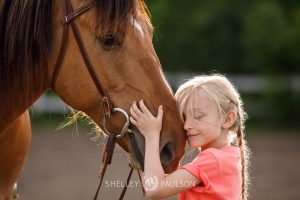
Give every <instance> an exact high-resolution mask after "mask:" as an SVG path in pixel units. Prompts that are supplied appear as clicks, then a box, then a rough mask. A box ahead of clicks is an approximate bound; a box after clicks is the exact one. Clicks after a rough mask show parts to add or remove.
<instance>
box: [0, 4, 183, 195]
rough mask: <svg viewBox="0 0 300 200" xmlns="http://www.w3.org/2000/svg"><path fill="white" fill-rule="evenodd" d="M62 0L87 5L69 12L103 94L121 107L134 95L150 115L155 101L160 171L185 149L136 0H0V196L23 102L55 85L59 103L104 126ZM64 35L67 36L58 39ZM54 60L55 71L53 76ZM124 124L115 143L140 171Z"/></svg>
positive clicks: (9, 181)
mask: <svg viewBox="0 0 300 200" xmlns="http://www.w3.org/2000/svg"><path fill="white" fill-rule="evenodd" d="M68 1H70V4H71V5H72V7H73V8H75V9H76V8H86V7H88V8H89V9H85V10H84V13H83V12H82V13H79V14H80V16H77V15H76V16H75V15H74V16H70V17H71V18H72V17H74V18H75V17H76V23H75V22H74V23H75V24H76V27H77V29H78V32H79V33H80V35H81V42H82V44H83V45H84V47H85V51H86V54H87V55H88V57H89V59H90V62H91V63H93V65H94V66H95V67H94V75H95V77H96V79H97V80H99V81H100V82H101V86H102V87H103V90H104V91H105V95H106V96H107V97H108V98H109V99H110V101H111V102H113V104H114V105H115V106H116V107H119V108H121V109H123V110H124V111H125V112H126V113H129V109H130V106H131V104H132V102H133V101H137V100H140V99H144V102H145V104H146V105H147V106H148V107H149V109H150V110H151V112H152V113H154V114H156V112H157V107H158V105H160V104H162V105H163V106H164V117H163V126H162V131H161V137H160V158H161V162H162V165H163V168H164V170H165V172H166V173H170V172H172V171H174V170H175V169H176V168H177V167H178V164H179V161H180V159H181V157H182V156H183V154H184V146H185V139H186V138H185V132H184V130H183V126H182V121H181V119H180V117H179V114H178V111H177V109H176V102H175V99H174V95H173V92H172V89H171V87H170V86H169V84H168V82H167V80H166V78H165V76H164V74H163V70H162V67H161V64H160V61H159V59H158V56H157V54H156V52H155V50H154V47H153V44H152V37H153V27H152V24H151V21H150V17H149V12H148V10H147V6H146V5H145V2H144V1H143V0H110V1H107V0H92V1H91V2H90V1H87V0H65V1H62V0H53V1H48V0H36V1H27V0H14V1H11V0H1V1H0V6H1V7H0V84H1V85H0V99H1V103H0V152H1V153H0V200H10V199H12V198H13V197H12V194H11V193H12V190H13V186H14V183H15V182H16V181H17V180H18V177H19V176H20V173H21V170H22V168H23V165H24V162H25V160H26V156H27V153H28V149H29V146H30V140H31V126H30V116H29V112H28V108H29V107H30V106H31V105H32V104H33V103H34V102H35V101H36V100H37V99H38V98H39V97H40V96H41V95H42V94H43V93H44V92H45V91H47V90H49V89H52V90H54V91H55V93H56V94H57V95H58V96H59V97H60V98H61V99H62V100H63V101H64V102H65V103H66V104H68V105H69V106H70V107H72V108H74V109H76V110H78V111H82V112H84V113H85V114H86V115H87V116H89V117H90V119H91V120H92V121H93V122H94V123H95V124H97V126H99V127H100V128H101V129H103V128H104V127H103V124H102V120H103V118H104V117H105V115H106V113H105V111H104V110H105V106H101V105H102V103H101V102H102V100H103V98H102V97H101V95H100V94H99V92H98V90H97V86H96V85H95V82H94V81H93V78H92V77H91V74H90V73H89V72H88V70H87V68H86V62H85V59H86V58H84V56H82V53H81V49H80V48H79V46H78V44H77V40H76V37H75V34H74V32H71V31H68V32H67V34H64V27H65V26H63V25H62V23H63V22H62V21H64V20H68V18H67V17H69V16H67V17H66V16H63V12H64V11H63V6H62V4H63V3H64V2H68ZM86 5H89V6H86ZM82 10H83V9H81V10H80V11H82ZM62 17H64V18H63V19H62ZM64 35H67V36H68V37H67V42H65V43H64V45H63V42H64V41H63V40H64V38H66V37H65V36H64ZM61 48H63V49H64V53H63V54H62V53H61ZM58 60H59V61H58ZM58 65H59V70H58V71H59V73H56V74H55V75H54V73H55V71H56V66H58ZM54 76H55V77H54ZM95 77H94V78H95ZM53 79H55V81H53ZM51 83H54V85H53V84H51ZM109 121H110V122H109V130H110V131H111V132H118V130H120V127H122V125H123V122H124V119H123V117H122V116H120V115H118V114H114V113H112V114H111V116H110V119H109ZM131 130H132V131H131V132H132V133H133V137H129V133H128V132H125V134H124V135H123V136H122V137H121V138H119V139H118V140H117V143H118V144H119V145H120V146H121V147H122V148H123V149H124V150H125V151H126V152H128V155H129V158H130V164H131V166H133V167H134V168H135V169H138V170H143V165H144V150H145V147H144V145H145V144H144V138H143V136H142V135H141V134H140V133H139V131H138V130H137V128H135V127H134V126H132V125H131Z"/></svg>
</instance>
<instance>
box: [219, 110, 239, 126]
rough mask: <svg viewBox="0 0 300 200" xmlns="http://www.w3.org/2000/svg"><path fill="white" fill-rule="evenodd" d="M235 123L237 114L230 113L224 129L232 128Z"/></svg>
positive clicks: (226, 116) (226, 118)
mask: <svg viewBox="0 0 300 200" xmlns="http://www.w3.org/2000/svg"><path fill="white" fill-rule="evenodd" d="M235 121H236V113H235V112H234V111H229V112H228V113H227V114H226V115H225V117H224V121H223V124H222V128H225V129H227V128H230V127H231V126H232V125H233V124H234V122H235Z"/></svg>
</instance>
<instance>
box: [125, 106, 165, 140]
mask: <svg viewBox="0 0 300 200" xmlns="http://www.w3.org/2000/svg"><path fill="white" fill-rule="evenodd" d="M138 104H139V107H140V108H139V107H138V106H137V103H136V102H135V101H134V102H133V104H132V106H131V108H130V114H131V117H130V121H131V123H132V124H133V125H135V126H136V127H137V128H138V129H139V131H140V132H141V134H142V135H143V136H144V137H145V139H146V140H147V139H150V138H156V137H157V138H159V134H160V131H161V127H162V117H163V109H162V105H160V106H159V107H158V114H157V116H156V117H155V116H153V115H152V113H151V112H150V111H149V110H148V108H147V107H146V106H145V104H144V102H143V100H140V101H139V103H138Z"/></svg>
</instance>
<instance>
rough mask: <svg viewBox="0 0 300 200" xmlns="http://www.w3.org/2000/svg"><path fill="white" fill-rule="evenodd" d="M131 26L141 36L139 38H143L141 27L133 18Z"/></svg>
mask: <svg viewBox="0 0 300 200" xmlns="http://www.w3.org/2000/svg"><path fill="white" fill-rule="evenodd" d="M131 24H132V25H133V26H134V28H135V29H136V30H138V32H139V33H140V34H141V36H142V37H144V31H143V28H142V25H141V24H140V23H139V22H138V21H137V20H136V19H135V18H133V17H132V19H131Z"/></svg>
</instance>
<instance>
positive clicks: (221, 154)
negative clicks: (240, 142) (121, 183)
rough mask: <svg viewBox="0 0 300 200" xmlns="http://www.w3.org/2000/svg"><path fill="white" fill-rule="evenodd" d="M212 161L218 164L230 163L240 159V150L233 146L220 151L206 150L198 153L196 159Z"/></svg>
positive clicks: (214, 149)
mask: <svg viewBox="0 0 300 200" xmlns="http://www.w3.org/2000/svg"><path fill="white" fill-rule="evenodd" d="M207 158H210V159H214V160H215V161H216V162H217V163H218V164H220V162H221V163H223V162H227V161H230V160H232V159H234V160H236V159H240V150H239V148H238V147H235V146H225V147H222V148H220V149H216V148H208V149H205V150H204V151H202V152H200V153H199V155H198V156H197V159H200V160H202V159H207Z"/></svg>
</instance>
